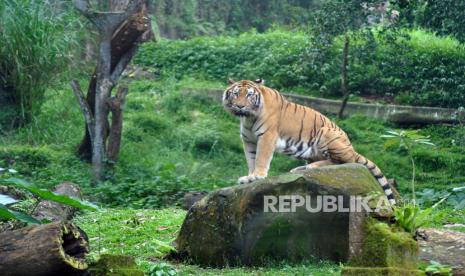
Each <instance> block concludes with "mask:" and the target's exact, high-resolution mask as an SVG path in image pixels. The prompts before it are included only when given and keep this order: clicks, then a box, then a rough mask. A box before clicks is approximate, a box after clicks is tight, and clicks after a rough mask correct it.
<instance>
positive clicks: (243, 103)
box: [223, 79, 264, 117]
mask: <svg viewBox="0 0 465 276" xmlns="http://www.w3.org/2000/svg"><path fill="white" fill-rule="evenodd" d="M228 83H229V86H228V88H226V90H225V91H224V93H223V106H224V107H225V109H226V110H228V111H229V112H231V113H232V114H233V115H235V116H240V117H252V116H255V117H256V116H258V115H259V112H260V109H261V107H262V105H263V101H262V95H261V91H260V85H263V84H264V81H263V80H262V79H256V80H255V81H249V80H241V81H237V82H236V81H234V80H232V79H229V80H228Z"/></svg>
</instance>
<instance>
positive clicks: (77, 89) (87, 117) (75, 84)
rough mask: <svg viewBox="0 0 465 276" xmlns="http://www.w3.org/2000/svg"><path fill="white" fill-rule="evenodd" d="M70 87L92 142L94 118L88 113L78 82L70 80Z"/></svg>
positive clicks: (88, 109) (87, 106)
mask: <svg viewBox="0 0 465 276" xmlns="http://www.w3.org/2000/svg"><path fill="white" fill-rule="evenodd" d="M70 85H71V88H73V92H74V95H75V96H76V99H77V101H78V103H79V106H80V107H81V111H82V114H83V115H84V119H85V121H86V125H87V130H88V131H89V134H90V140H91V141H93V140H94V137H95V127H94V126H95V121H94V116H93V115H92V113H91V111H90V107H89V105H88V104H87V101H86V99H85V96H84V93H82V89H81V86H80V85H79V82H78V81H77V80H72V81H71V82H70Z"/></svg>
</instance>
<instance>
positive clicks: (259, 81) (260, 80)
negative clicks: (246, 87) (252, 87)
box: [255, 79, 265, 85]
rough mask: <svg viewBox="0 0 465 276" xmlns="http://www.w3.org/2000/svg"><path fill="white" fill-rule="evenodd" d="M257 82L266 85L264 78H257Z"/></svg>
mask: <svg viewBox="0 0 465 276" xmlns="http://www.w3.org/2000/svg"><path fill="white" fill-rule="evenodd" d="M255 83H256V84H261V85H264V84H265V80H264V79H256V80H255Z"/></svg>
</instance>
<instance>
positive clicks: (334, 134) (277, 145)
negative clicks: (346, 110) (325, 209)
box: [222, 79, 396, 205]
mask: <svg viewBox="0 0 465 276" xmlns="http://www.w3.org/2000/svg"><path fill="white" fill-rule="evenodd" d="M228 84H229V85H228V87H227V88H226V90H225V91H224V93H223V99H222V100H223V106H224V108H225V109H226V110H227V111H228V112H230V113H231V114H232V115H234V116H237V117H239V118H240V137H241V139H242V144H243V148H244V153H245V157H246V160H247V166H248V175H246V176H242V177H240V178H239V179H238V181H237V182H238V184H247V183H251V182H254V181H256V180H258V179H263V178H265V177H267V175H268V170H269V168H270V163H271V160H272V158H273V154H274V152H280V153H284V154H286V155H289V156H292V157H295V158H297V159H301V160H305V161H306V162H307V164H306V165H304V166H299V167H297V168H294V169H292V170H291V173H298V172H302V171H305V170H309V169H314V168H318V167H322V166H328V165H336V164H344V163H359V164H362V165H363V166H365V167H366V168H367V169H368V170H369V171H370V172H371V174H372V175H373V176H374V177H375V178H376V180H377V181H378V183H379V185H380V186H381V187H382V188H383V190H384V194H385V195H386V197H387V199H388V200H389V203H390V204H391V205H395V204H396V201H395V199H394V195H393V192H392V190H391V188H390V186H389V184H388V181H387V179H386V177H385V176H384V175H383V173H382V172H381V170H380V169H379V168H378V166H377V165H376V164H375V163H373V162H372V161H370V160H368V159H367V158H366V157H364V156H363V155H361V154H359V153H357V152H356V151H355V149H354V148H353V146H352V143H351V142H350V140H349V137H348V135H347V134H346V133H345V132H344V131H343V130H342V129H341V128H339V127H338V126H337V125H336V124H335V123H334V122H333V121H331V120H330V119H329V118H328V117H326V116H325V115H323V114H321V113H320V112H318V111H316V110H314V109H312V108H309V107H306V106H302V105H299V104H296V103H293V102H290V101H288V100H286V98H285V97H284V96H283V95H282V94H281V93H279V92H278V91H277V90H275V89H273V88H270V87H267V86H265V83H264V81H263V80H262V79H257V80H255V81H251V80H241V81H234V80H232V79H229V80H228Z"/></svg>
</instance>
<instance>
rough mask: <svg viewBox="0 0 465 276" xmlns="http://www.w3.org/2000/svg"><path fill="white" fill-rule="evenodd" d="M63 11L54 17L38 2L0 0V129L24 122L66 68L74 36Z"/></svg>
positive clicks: (71, 22)
mask: <svg viewBox="0 0 465 276" xmlns="http://www.w3.org/2000/svg"><path fill="white" fill-rule="evenodd" d="M67 10H68V11H69V12H61V13H57V12H56V10H55V6H52V5H49V4H44V3H43V2H42V1H33V0H8V1H1V3H0V41H1V47H0V108H2V113H1V114H0V130H2V129H5V128H7V127H10V126H12V125H18V124H22V123H25V122H26V123H27V122H30V121H31V120H32V118H33V115H34V114H37V112H38V111H39V110H40V107H41V105H42V102H43V100H44V92H45V89H46V88H47V87H49V86H50V84H52V83H53V82H54V81H56V80H57V79H58V75H57V73H58V72H63V70H64V69H65V68H66V67H67V66H68V65H69V64H68V63H69V62H70V60H71V59H70V58H71V56H70V54H71V53H72V50H71V49H70V47H72V46H73V43H74V42H75V41H76V40H77V38H76V32H75V31H74V30H75V28H74V27H73V25H74V24H76V21H75V19H73V18H74V17H72V16H71V15H72V10H71V9H67ZM4 110H5V111H4Z"/></svg>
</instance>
